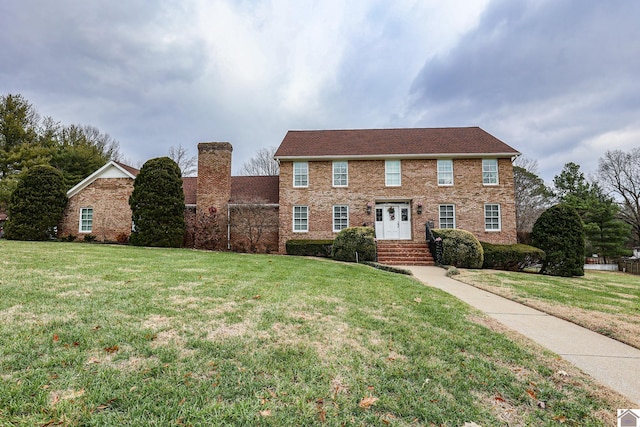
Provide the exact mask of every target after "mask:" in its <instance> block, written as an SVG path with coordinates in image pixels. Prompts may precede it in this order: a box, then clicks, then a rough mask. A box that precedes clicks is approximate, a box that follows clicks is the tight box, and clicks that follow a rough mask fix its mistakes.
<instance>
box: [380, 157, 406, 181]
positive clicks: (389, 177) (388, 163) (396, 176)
mask: <svg viewBox="0 0 640 427" xmlns="http://www.w3.org/2000/svg"><path fill="white" fill-rule="evenodd" d="M384 172H385V185H386V186H387V187H400V185H402V174H401V168H400V160H385V162H384Z"/></svg>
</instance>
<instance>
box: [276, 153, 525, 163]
mask: <svg viewBox="0 0 640 427" xmlns="http://www.w3.org/2000/svg"><path fill="white" fill-rule="evenodd" d="M520 154H521V153H520V152H517V151H516V152H511V153H433V154H370V155H326V156H276V157H274V159H275V160H278V161H282V160H285V161H286V160H293V161H305V160H307V161H309V160H316V161H318V160H320V161H323V160H324V161H327V160H384V159H443V158H444V159H451V158H455V159H461V158H467V159H480V158H485V159H486V158H512V157H517V156H519V155H520Z"/></svg>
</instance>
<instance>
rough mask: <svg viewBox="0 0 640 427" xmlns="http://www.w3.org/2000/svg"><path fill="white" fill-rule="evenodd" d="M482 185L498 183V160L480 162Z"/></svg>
mask: <svg viewBox="0 0 640 427" xmlns="http://www.w3.org/2000/svg"><path fill="white" fill-rule="evenodd" d="M482 183H483V184H497V183H498V160H497V159H483V160H482Z"/></svg>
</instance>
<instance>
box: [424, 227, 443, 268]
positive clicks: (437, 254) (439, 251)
mask: <svg viewBox="0 0 640 427" xmlns="http://www.w3.org/2000/svg"><path fill="white" fill-rule="evenodd" d="M432 230H433V221H427V222H426V223H425V234H426V238H427V244H428V245H429V250H430V251H431V256H433V260H434V261H435V263H436V264H438V265H440V264H442V260H443V250H444V248H443V247H442V239H441V238H440V237H435V236H434V235H433V231H432Z"/></svg>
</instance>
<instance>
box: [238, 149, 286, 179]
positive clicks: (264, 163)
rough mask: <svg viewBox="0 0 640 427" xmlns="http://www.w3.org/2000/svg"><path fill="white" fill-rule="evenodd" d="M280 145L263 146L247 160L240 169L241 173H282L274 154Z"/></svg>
mask: <svg viewBox="0 0 640 427" xmlns="http://www.w3.org/2000/svg"><path fill="white" fill-rule="evenodd" d="M277 149H278V147H268V148H261V149H259V150H258V152H257V153H256V154H255V156H253V157H252V158H251V159H249V160H247V161H246V162H245V163H244V164H243V165H242V169H240V175H245V176H275V175H278V174H279V173H280V165H278V162H277V161H276V160H274V158H273V156H274V155H275V153H276V150H277Z"/></svg>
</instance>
